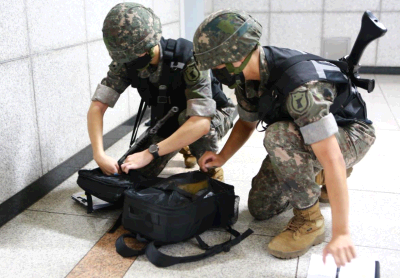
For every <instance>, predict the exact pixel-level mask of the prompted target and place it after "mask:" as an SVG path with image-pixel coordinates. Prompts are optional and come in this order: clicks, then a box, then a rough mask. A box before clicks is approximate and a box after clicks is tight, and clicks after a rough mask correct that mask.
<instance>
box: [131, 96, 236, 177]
mask: <svg viewBox="0 0 400 278" xmlns="http://www.w3.org/2000/svg"><path fill="white" fill-rule="evenodd" d="M234 111H235V105H234V104H233V103H232V100H230V99H229V103H228V105H227V106H225V107H223V108H218V109H217V113H216V115H215V116H214V117H213V118H212V120H211V127H210V131H209V132H208V134H206V135H204V136H203V137H201V138H199V139H198V140H197V141H195V142H193V143H192V144H190V145H189V148H190V151H191V152H192V154H193V155H194V156H195V157H196V158H197V159H199V158H200V157H201V156H202V155H203V154H204V153H205V152H206V151H212V152H218V141H219V140H220V139H221V138H222V137H224V136H225V135H226V134H227V133H228V131H229V129H231V128H232V126H233V120H234V119H233V117H234ZM186 120H187V117H186V110H184V111H182V112H181V113H180V115H179V124H180V125H183V124H184V123H185V122H186ZM164 139H165V138H162V137H160V136H157V135H156V136H154V137H152V139H151V140H149V142H147V143H146V144H144V145H143V147H142V150H145V149H147V148H149V147H150V145H151V144H157V143H159V142H161V141H163V140H164ZM178 151H179V150H178ZM178 151H175V152H172V153H169V154H167V155H164V156H160V157H159V158H157V159H154V160H153V161H151V162H150V164H149V165H147V166H145V167H143V168H141V169H139V171H140V172H141V173H142V174H143V175H144V176H146V177H156V176H158V175H159V174H160V173H161V171H162V170H163V169H164V168H165V166H166V165H167V163H168V161H169V160H170V159H171V158H172V157H174V156H175V155H176V154H177V153H178Z"/></svg>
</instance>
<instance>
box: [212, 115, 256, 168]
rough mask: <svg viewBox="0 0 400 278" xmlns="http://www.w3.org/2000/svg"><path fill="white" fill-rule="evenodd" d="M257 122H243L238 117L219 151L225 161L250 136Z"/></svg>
mask: <svg viewBox="0 0 400 278" xmlns="http://www.w3.org/2000/svg"><path fill="white" fill-rule="evenodd" d="M256 126H257V122H245V121H243V120H241V119H239V120H238V121H237V122H236V124H235V126H234V127H233V129H232V133H231V135H230V136H229V138H228V141H227V142H226V144H225V146H224V147H223V148H222V150H221V152H220V153H219V155H220V156H222V158H223V159H224V160H225V161H228V160H229V159H230V158H231V157H232V156H233V155H234V154H235V153H236V152H237V151H238V150H239V149H240V148H241V147H242V146H243V145H244V143H246V141H247V140H248V139H249V138H250V136H251V134H253V131H254V130H255V129H256Z"/></svg>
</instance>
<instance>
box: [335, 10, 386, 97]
mask: <svg viewBox="0 0 400 278" xmlns="http://www.w3.org/2000/svg"><path fill="white" fill-rule="evenodd" d="M386 32H387V28H386V27H385V26H384V25H383V24H382V23H381V22H380V21H379V20H378V19H377V18H376V16H374V15H373V14H372V12H371V11H368V10H367V11H365V12H364V15H363V17H362V19H361V29H360V32H359V33H358V36H357V39H356V42H355V43H354V46H353V48H352V49H351V52H350V55H347V56H344V57H343V58H341V59H339V61H344V62H346V63H347V65H348V75H349V77H350V79H351V81H352V82H353V84H354V85H355V86H357V87H360V88H363V89H365V90H367V91H368V93H370V92H372V91H373V90H374V88H375V80H374V79H362V78H360V76H359V72H358V70H359V69H360V65H359V64H358V63H359V62H360V59H361V56H362V54H363V52H364V50H365V48H366V47H367V46H368V44H369V43H370V42H372V41H374V40H376V39H378V38H380V37H382V36H384V35H385V34H386Z"/></svg>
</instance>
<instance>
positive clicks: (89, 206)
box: [85, 191, 93, 213]
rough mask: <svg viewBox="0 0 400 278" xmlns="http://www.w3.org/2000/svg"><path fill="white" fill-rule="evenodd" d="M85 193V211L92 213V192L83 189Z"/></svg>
mask: <svg viewBox="0 0 400 278" xmlns="http://www.w3.org/2000/svg"><path fill="white" fill-rule="evenodd" d="M85 195H86V201H87V213H92V212H93V199H92V194H90V193H89V192H87V191H85Z"/></svg>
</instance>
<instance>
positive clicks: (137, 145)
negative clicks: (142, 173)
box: [118, 106, 179, 165]
mask: <svg viewBox="0 0 400 278" xmlns="http://www.w3.org/2000/svg"><path fill="white" fill-rule="evenodd" d="M178 111H179V109H178V107H176V106H174V107H172V108H171V109H170V110H169V111H168V113H167V115H165V116H164V117H163V118H162V119H161V120H159V121H158V122H157V123H156V124H155V125H154V127H152V128H148V129H147V130H146V131H145V132H144V133H143V134H142V135H141V136H140V137H139V138H138V139H137V141H136V143H135V144H133V146H132V147H130V148H129V150H128V151H127V152H126V153H125V154H124V155H123V156H122V157H121V158H120V159H119V160H118V165H121V164H123V163H124V161H125V159H126V158H127V157H128V155H131V154H134V153H136V152H138V151H139V149H140V148H141V147H142V145H144V144H145V143H146V142H147V140H148V138H149V137H151V136H154V135H155V134H157V132H158V130H159V129H160V128H161V127H162V126H163V125H164V124H165V122H166V121H167V120H168V119H169V118H171V117H172V116H173V115H174V114H175V113H176V112H178Z"/></svg>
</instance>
